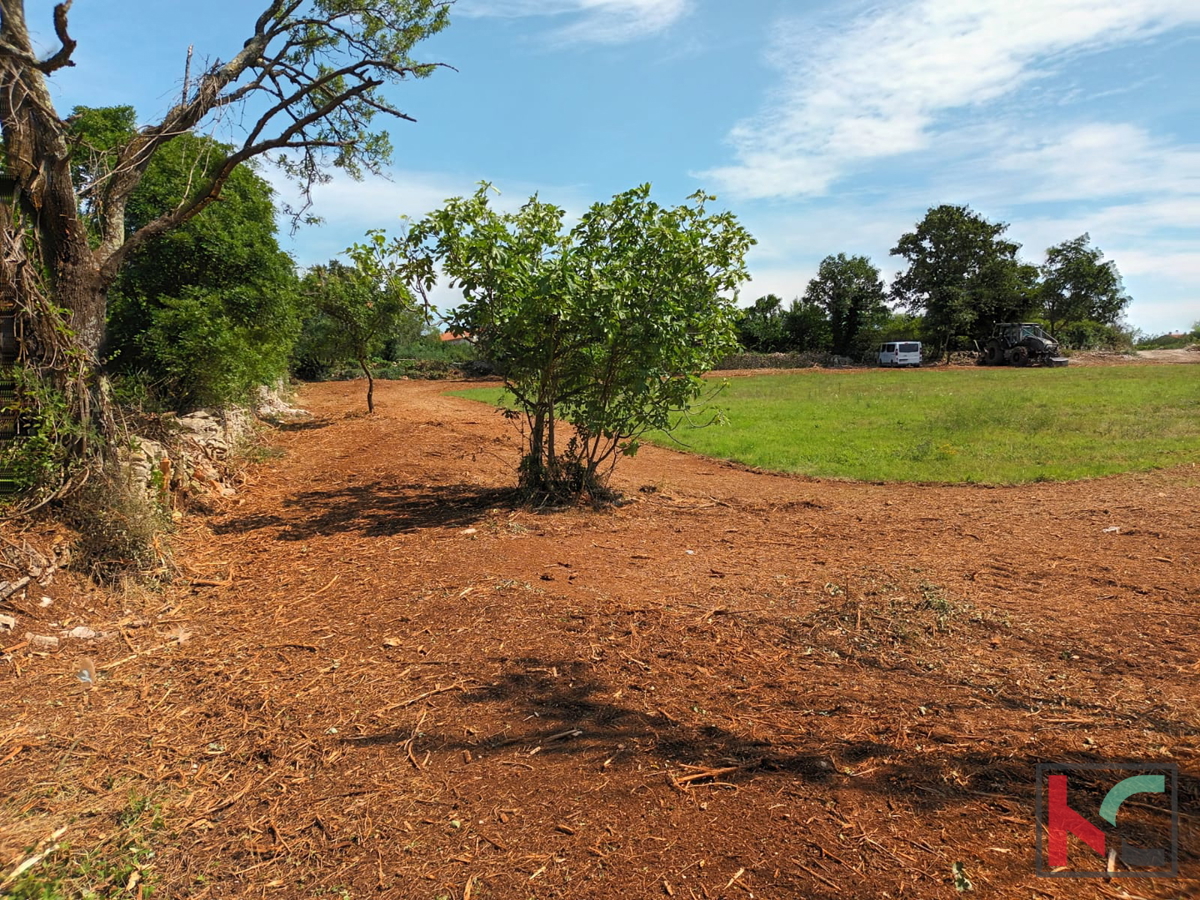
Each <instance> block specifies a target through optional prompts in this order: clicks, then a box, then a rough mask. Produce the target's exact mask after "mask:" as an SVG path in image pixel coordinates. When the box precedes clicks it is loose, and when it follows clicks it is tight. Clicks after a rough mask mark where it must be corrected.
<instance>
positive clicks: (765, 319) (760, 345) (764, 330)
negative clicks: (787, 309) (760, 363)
mask: <svg viewBox="0 0 1200 900" xmlns="http://www.w3.org/2000/svg"><path fill="white" fill-rule="evenodd" d="M785 324H786V323H785V314H784V311H783V300H782V299H781V298H780V297H777V296H775V295H774V294H767V296H765V297H759V298H758V299H757V300H755V301H754V305H753V306H750V307H747V308H746V309H743V310H742V311H741V315H740V316H739V318H738V323H737V328H738V341H739V342H740V343H741V345H742V346H743V347H744V348H745V349H746V350H748V351H750V352H751V353H780V352H782V351H784V350H788V349H791V346H790V345H791V342H790V340H789V335H788V333H787V330H786V327H785Z"/></svg>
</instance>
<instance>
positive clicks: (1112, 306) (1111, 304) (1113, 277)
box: [1040, 234, 1130, 331]
mask: <svg viewBox="0 0 1200 900" xmlns="http://www.w3.org/2000/svg"><path fill="white" fill-rule="evenodd" d="M1091 241H1092V239H1091V237H1090V236H1089V235H1088V234H1081V235H1080V236H1079V237H1077V238H1075V239H1074V240H1070V241H1063V242H1062V243H1061V244H1056V245H1055V246H1053V247H1050V248H1049V249H1048V250H1047V251H1046V262H1045V264H1044V265H1043V266H1042V269H1041V275H1042V285H1041V291H1040V296H1041V301H1042V308H1043V311H1044V314H1045V317H1046V321H1047V322H1048V323H1049V325H1050V330H1051V331H1053V330H1054V329H1055V328H1057V327H1058V325H1060V324H1062V323H1069V322H1085V321H1086V322H1098V323H1100V324H1101V325H1114V324H1116V322H1117V320H1118V319H1120V318H1121V315H1122V314H1123V313H1124V312H1125V308H1126V307H1127V306H1128V305H1129V302H1130V297H1129V295H1128V294H1127V293H1125V286H1124V284H1123V283H1122V281H1121V273H1120V272H1119V271H1117V266H1116V263H1114V262H1112V260H1105V259H1104V253H1103V252H1101V250H1100V248H1099V247H1093V246H1092V243H1091Z"/></svg>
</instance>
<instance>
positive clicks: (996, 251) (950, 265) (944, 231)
mask: <svg viewBox="0 0 1200 900" xmlns="http://www.w3.org/2000/svg"><path fill="white" fill-rule="evenodd" d="M1007 230H1008V225H1006V224H1004V223H998V224H997V223H992V222H989V221H987V220H986V219H984V218H983V217H982V216H980V215H979V214H978V213H975V212H973V211H972V210H971V209H970V208H969V207H966V206H950V205H943V206H938V207H934V208H933V209H930V210H929V212H928V213H926V215H925V218H924V219H922V220H921V222H919V223H918V224H917V227H916V230H915V231H911V232H908V233H906V234H904V235H902V236H901V237H900V240H899V241H898V242H897V243H896V246H895V247H894V248H893V249H892V251H891V252H892V255H893V256H902V257H904V258H905V259H907V260H908V268H907V269H906V270H905V271H903V272H901V273H900V274H899V275H898V276H897V277H896V280H895V282H893V284H892V292H893V296H894V297H895V298H896V299H897V300H898V301H900V302H901V303H903V304H905V305H906V306H907V307H908V308H909V309H910V310H912V311H914V312H916V311H919V312H922V313H923V314H924V317H925V322H924V325H925V332H926V334H927V335H928V336H929V337H930V339H931V340H933V341H934V343H935V346H934V347H932V348H929V349H930V350H931V351H933V353H940V352H941V351H944V350H945V349H947V348H949V347H950V346H951V343H952V341H953V339H954V338H956V337H960V336H961V337H968V338H975V339H981V338H983V337H985V336H986V335H987V333H988V331H989V330H990V329H991V326H992V325H993V324H995V323H996V322H1012V321H1020V320H1021V319H1022V318H1023V317H1025V315H1026V314H1027V313H1028V311H1029V310H1030V309H1031V308H1032V307H1033V305H1034V302H1035V299H1036V298H1035V293H1036V285H1037V269H1036V268H1035V267H1033V266H1030V265H1028V264H1025V263H1022V262H1021V261H1020V260H1019V259H1018V258H1017V251H1018V250H1019V249H1020V245H1019V244H1015V243H1013V242H1011V241H1006V240H1004V239H1003V237H1002V235H1003V234H1004V232H1005V231H1007Z"/></svg>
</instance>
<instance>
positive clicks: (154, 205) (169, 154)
mask: <svg viewBox="0 0 1200 900" xmlns="http://www.w3.org/2000/svg"><path fill="white" fill-rule="evenodd" d="M97 112H100V111H97ZM130 118H131V117H130ZM114 144H115V142H114ZM228 150H229V148H228V147H226V146H224V145H221V144H218V143H217V142H215V141H213V140H211V139H209V138H198V137H195V136H193V135H182V136H181V137H180V138H179V139H177V140H175V141H173V142H172V143H170V144H168V145H167V146H166V147H164V148H163V150H162V151H160V152H159V153H158V154H157V155H156V156H155V157H154V159H153V160H152V161H151V163H150V165H149V166H148V167H147V169H146V174H145V176H144V177H143V179H142V181H141V183H140V184H139V185H138V188H137V190H135V191H134V193H133V195H132V196H131V197H130V200H129V204H128V208H127V211H126V224H127V228H129V229H130V230H136V229H137V228H140V227H141V226H142V224H143V223H145V222H148V221H152V220H153V219H154V218H156V217H158V216H160V215H162V213H163V212H164V211H165V210H169V209H173V208H174V207H175V206H176V205H177V204H178V203H179V202H180V200H182V199H183V197H184V196H185V195H186V193H187V190H188V185H189V183H190V182H191V181H192V180H194V179H195V178H197V177H203V176H204V174H205V171H206V168H207V166H209V165H211V164H212V161H213V160H214V159H219V158H220V157H221V156H223V155H224V154H225V153H226V152H228ZM85 177H86V176H85ZM272 195H273V191H272V189H271V186H270V185H269V184H268V183H267V182H266V181H264V180H263V179H262V178H261V177H260V176H259V175H258V174H257V173H256V172H255V170H254V168H253V167H252V166H251V165H247V166H243V167H241V168H239V169H238V170H237V171H235V172H234V173H233V174H232V176H231V177H230V179H229V181H228V183H227V184H226V185H225V189H224V190H223V192H222V202H221V203H215V204H213V205H212V206H209V207H208V208H206V209H205V210H204V211H203V212H201V213H200V214H198V215H197V216H195V217H194V218H192V219H189V220H188V221H187V222H185V223H183V224H182V225H181V226H179V227H178V228H176V229H175V230H174V231H171V232H169V233H167V234H165V235H163V236H162V237H161V238H159V239H158V240H156V241H152V242H150V243H148V244H145V245H143V246H141V247H140V248H138V249H137V250H135V251H134V252H133V253H132V254H131V255H130V256H129V258H128V261H127V262H126V264H125V266H124V267H123V269H122V271H121V275H120V276H119V277H118V279H117V281H116V282H115V284H114V285H113V289H112V291H111V293H110V303H109V341H108V346H107V355H108V357H109V360H110V363H109V364H110V368H111V369H112V370H113V371H114V372H116V373H122V374H124V375H126V376H127V377H136V378H139V379H142V380H145V381H146V382H147V383H148V386H149V387H150V388H151V392H152V394H153V396H155V398H156V399H158V400H159V401H161V402H165V403H167V404H169V405H171V406H173V407H175V408H177V409H184V408H190V407H195V406H204V405H210V404H220V403H224V402H227V401H231V400H238V399H242V398H244V397H246V396H247V395H248V394H249V393H250V392H251V391H252V390H253V389H254V388H255V387H256V386H258V385H261V384H268V383H270V382H272V381H274V380H275V379H277V378H278V377H279V376H280V375H282V374H284V373H285V372H286V371H287V363H288V358H289V356H290V353H291V350H292V344H293V343H294V341H295V338H296V334H297V332H298V330H299V322H300V314H299V299H298V293H297V290H296V287H297V279H296V275H295V271H294V267H293V263H292V260H291V257H289V256H288V255H287V254H286V253H284V252H283V251H281V250H280V249H279V244H278V243H277V241H276V227H277V226H276V220H275V206H274V203H273V199H272Z"/></svg>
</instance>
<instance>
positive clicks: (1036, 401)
mask: <svg viewBox="0 0 1200 900" xmlns="http://www.w3.org/2000/svg"><path fill="white" fill-rule="evenodd" d="M1191 368H1192V367H1191V366H1129V367H1112V368H1078V369H1076V368H1065V369H987V368H980V369H975V368H966V369H959V370H954V371H952V372H948V373H937V372H896V371H892V370H883V369H863V370H858V371H849V372H838V373H827V372H821V371H813V372H808V373H802V374H796V375H769V376H763V377H758V378H738V379H734V380H732V381H731V382H730V384H729V386H728V387H727V389H726V391H725V393H724V394H723V395H722V405H724V406H725V407H726V414H727V417H728V420H729V425H730V427H728V428H709V429H701V428H695V429H693V428H683V429H680V430H679V431H678V432H676V433H675V435H676V436H678V438H679V439H680V440H682V441H684V442H685V443H686V445H687V446H689V447H692V448H694V449H695V450H696V451H697V452H700V453H703V454H705V455H707V456H713V457H718V458H722V459H734V460H737V461H739V462H742V463H745V464H747V465H751V466H759V467H762V468H765V469H773V470H776V471H785V472H801V473H804V474H808V475H816V476H820V477H840V478H855V479H861V480H864V481H916V482H925V481H935V482H983V483H993V484H1000V483H1020V482H1032V481H1045V480H1062V479H1074V478H1090V477H1095V476H1100V475H1109V474H1114V473H1117V472H1131V471H1144V470H1147V469H1153V468H1159V467H1163V466H1171V465H1178V464H1182V463H1186V462H1190V461H1193V460H1194V459H1195V458H1196V447H1197V445H1198V443H1200V395H1198V394H1197V392H1196V375H1195V372H1194V371H1189V370H1190V369H1191ZM499 394H500V391H499V390H497V389H492V390H490V391H488V390H486V389H482V390H480V389H477V390H475V391H470V392H464V395H469V396H474V397H476V398H479V399H484V400H487V401H490V402H498V401H499V399H500V398H499ZM648 439H650V440H653V441H654V442H656V443H661V444H663V445H664V446H671V447H678V443H676V442H675V441H674V440H673V439H672V438H670V437H667V436H666V435H663V434H659V435H649V436H648Z"/></svg>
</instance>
